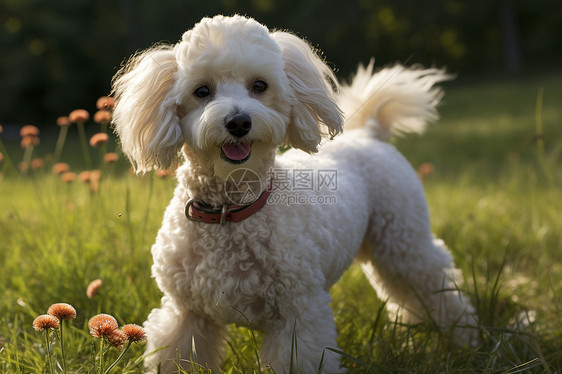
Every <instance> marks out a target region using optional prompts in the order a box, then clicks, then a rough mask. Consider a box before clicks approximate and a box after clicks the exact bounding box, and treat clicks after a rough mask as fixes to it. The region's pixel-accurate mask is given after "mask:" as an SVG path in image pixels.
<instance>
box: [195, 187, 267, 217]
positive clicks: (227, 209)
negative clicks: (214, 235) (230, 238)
mask: <svg viewBox="0 0 562 374" xmlns="http://www.w3.org/2000/svg"><path fill="white" fill-rule="evenodd" d="M271 186H272V183H271V182H270V184H269V187H267V188H266V189H265V191H263V192H262V194H261V195H260V197H258V199H257V200H255V201H254V202H253V203H250V204H246V205H238V204H235V205H227V204H225V205H223V206H222V208H221V209H212V208H211V209H209V208H206V207H204V206H206V204H205V203H203V202H200V201H197V200H196V199H193V198H190V199H188V200H187V202H186V203H185V216H186V217H187V219H189V220H190V221H198V222H204V223H220V224H221V225H224V224H225V223H226V221H232V222H240V221H243V220H245V219H246V218H248V217H250V216H251V215H252V214H254V213H256V212H257V211H258V210H260V209H261V208H263V206H264V205H265V204H266V203H267V199H268V198H269V195H270V194H271Z"/></svg>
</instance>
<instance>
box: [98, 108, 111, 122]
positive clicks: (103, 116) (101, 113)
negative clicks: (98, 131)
mask: <svg viewBox="0 0 562 374" xmlns="http://www.w3.org/2000/svg"><path fill="white" fill-rule="evenodd" d="M109 121H111V112H110V111H108V110H98V111H97V112H96V113H95V114H94V122H95V123H107V122H109Z"/></svg>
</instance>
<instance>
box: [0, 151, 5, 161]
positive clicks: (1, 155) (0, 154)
mask: <svg viewBox="0 0 562 374" xmlns="http://www.w3.org/2000/svg"><path fill="white" fill-rule="evenodd" d="M3 160H4V155H3V154H2V152H0V162H2V161H3Z"/></svg>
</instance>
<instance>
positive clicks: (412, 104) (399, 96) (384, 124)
mask: <svg viewBox="0 0 562 374" xmlns="http://www.w3.org/2000/svg"><path fill="white" fill-rule="evenodd" d="M451 78H452V77H451V76H450V75H448V74H446V73H445V71H444V70H441V69H420V68H405V67H404V66H401V65H396V66H393V67H388V68H384V69H382V70H380V71H377V72H375V71H374V60H371V62H370V63H369V65H367V67H365V66H363V65H360V66H359V69H358V70H357V74H356V75H355V77H354V78H353V80H352V82H351V84H349V85H346V84H343V85H342V86H341V89H340V91H339V95H338V104H339V106H340V108H341V110H342V111H343V113H344V118H345V127H344V129H352V128H359V127H364V126H366V127H369V128H372V129H373V130H374V134H375V137H376V138H378V139H380V140H384V141H387V140H389V139H390V138H391V137H392V136H393V135H397V134H402V133H409V132H416V133H421V132H423V130H424V129H425V126H426V124H427V122H431V121H435V120H437V118H438V114H437V110H436V106H437V104H438V103H439V101H440V100H441V97H442V96H443V94H442V91H441V89H440V88H439V87H436V86H435V84H436V83H438V82H441V81H444V80H448V79H451Z"/></svg>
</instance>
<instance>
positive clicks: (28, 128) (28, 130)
mask: <svg viewBox="0 0 562 374" xmlns="http://www.w3.org/2000/svg"><path fill="white" fill-rule="evenodd" d="M20 136H21V137H22V138H25V137H26V136H39V129H38V128H37V127H35V126H33V125H25V126H23V127H22V128H21V129H20Z"/></svg>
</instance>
